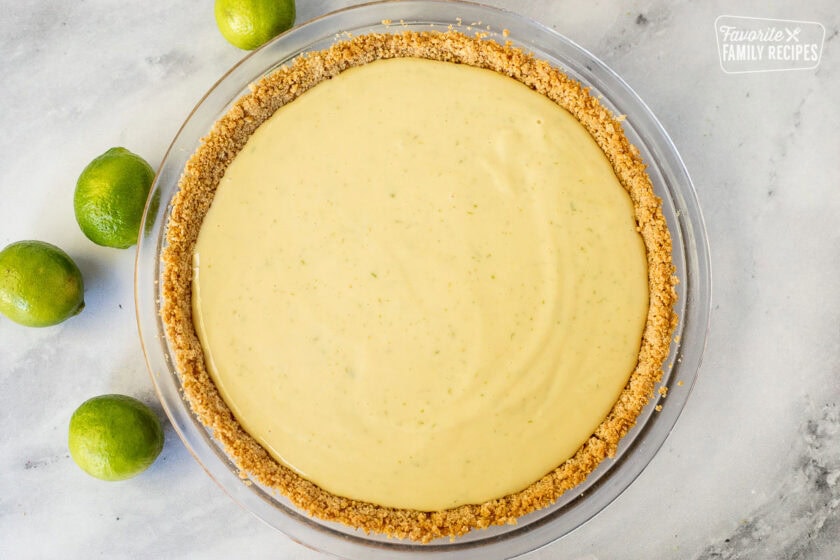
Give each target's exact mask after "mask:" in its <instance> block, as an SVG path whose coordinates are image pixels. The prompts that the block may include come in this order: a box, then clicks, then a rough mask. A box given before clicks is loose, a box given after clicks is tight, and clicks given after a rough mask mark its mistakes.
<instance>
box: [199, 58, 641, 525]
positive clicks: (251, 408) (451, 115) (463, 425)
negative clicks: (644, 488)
mask: <svg viewBox="0 0 840 560" xmlns="http://www.w3.org/2000/svg"><path fill="white" fill-rule="evenodd" d="M647 307H648V284H647V268H646V261H645V250H644V245H643V243H642V240H641V237H640V236H639V235H638V233H637V232H636V229H635V220H634V215H633V206H632V204H631V201H630V199H629V197H628V195H627V193H626V191H625V190H624V189H623V188H622V187H621V185H620V184H619V182H618V180H617V179H616V177H615V175H614V174H613V171H612V168H611V167H610V164H609V162H608V161H607V159H606V158H605V156H604V154H603V153H602V152H601V150H600V149H599V148H598V146H597V145H596V144H595V142H594V141H593V140H592V138H591V137H590V136H589V135H588V133H587V132H586V131H585V130H584V128H583V127H582V126H581V125H580V124H579V123H578V122H577V121H576V120H575V119H574V118H573V117H572V116H571V115H570V114H568V113H567V112H566V111H564V110H563V109H561V108H559V107H558V106H557V105H555V104H554V103H552V102H551V101H550V100H548V99H547V98H545V97H543V96H542V95H540V94H538V93H535V92H533V91H531V90H530V89H528V88H527V87H526V86H524V85H522V84H520V83H519V82H516V81H514V80H512V79H510V78H507V77H504V76H502V75H500V74H497V73H495V72H492V71H489V70H482V69H476V68H472V67H467V66H460V65H455V64H450V63H445V62H434V61H427V60H417V59H395V60H383V61H378V62H374V63H370V64H367V65H364V66H361V67H358V68H353V69H350V70H348V71H346V72H344V73H342V74H341V75H339V76H338V77H336V78H334V79H332V80H329V81H327V82H324V83H322V84H320V85H318V86H316V87H315V88H314V89H312V90H311V91H309V92H307V93H305V94H304V95H303V96H301V97H300V98H298V99H297V100H295V101H294V102H292V103H290V104H288V105H286V106H284V107H282V108H281V109H280V110H278V111H277V113H276V114H275V115H274V116H273V117H271V119H269V120H268V121H267V122H265V123H264V124H263V125H262V126H261V127H260V128H259V129H258V130H257V132H256V133H255V134H254V135H253V136H252V137H251V138H250V139H249V141H248V143H247V144H246V145H245V147H244V148H243V149H242V151H241V152H240V154H239V155H237V157H236V159H235V160H234V161H233V163H232V164H231V165H230V167H229V168H228V170H227V172H226V174H225V177H224V179H223V180H222V182H221V184H220V185H219V189H218V192H217V194H216V197H215V199H214V200H213V204H212V206H211V208H210V211H209V213H208V214H207V217H206V219H205V221H204V223H203V225H202V228H201V232H200V235H199V239H198V243H197V246H196V250H195V280H194V285H193V308H194V315H195V322H196V328H197V331H198V333H199V337H200V339H201V342H202V345H203V347H204V350H205V355H206V358H207V364H208V369H209V371H210V373H211V376H212V377H213V380H214V381H215V383H216V385H217V387H218V388H219V390H220V392H221V394H222V396H223V397H224V399H225V401H226V402H227V403H228V405H229V406H230V408H231V410H232V411H233V413H234V414H235V416H236V418H237V419H238V420H239V422H240V423H241V424H242V426H243V427H244V428H245V429H246V430H247V431H248V432H249V433H250V434H251V435H252V436H253V437H254V438H256V440H257V441H259V442H260V443H261V444H262V445H263V446H264V447H265V448H266V449H267V450H268V451H269V452H270V453H271V454H272V455H273V456H274V457H275V458H277V459H278V460H279V461H281V462H282V463H284V464H286V465H288V466H289V467H291V468H292V469H294V470H295V471H297V472H298V473H300V474H301V475H302V476H304V477H305V478H307V479H309V480H311V481H313V482H315V483H317V484H318V485H320V486H321V487H322V488H324V489H325V490H328V491H329V492H332V493H334V494H337V495H340V496H345V497H349V498H354V499H359V500H364V501H368V502H373V503H376V504H380V505H383V506H393V507H400V508H413V509H419V510H439V509H445V508H449V507H453V506H457V505H460V504H467V503H480V502H483V501H486V500H488V499H492V498H496V497H500V496H503V495H506V494H509V493H511V492H515V491H518V490H521V489H523V488H525V487H527V486H528V485H529V484H531V483H533V482H534V481H536V480H537V479H539V478H540V477H541V476H542V475H544V474H546V473H547V472H548V471H550V470H551V469H553V468H554V467H556V466H557V465H559V464H560V463H562V462H563V461H564V460H565V459H567V458H568V457H570V456H571V455H572V454H574V452H575V451H576V450H577V449H578V447H579V446H580V445H581V444H582V443H583V442H584V441H585V440H586V439H587V438H588V437H589V436H590V435H591V434H592V433H593V431H594V430H595V428H596V427H597V426H598V425H599V423H600V422H601V421H602V420H603V419H604V417H605V416H606V414H607V412H608V411H609V409H610V408H611V407H612V405H613V403H614V402H615V400H616V398H617V396H618V394H619V393H620V392H621V390H622V388H623V387H624V385H625V383H626V381H627V379H628V377H629V375H630V373H631V371H632V370H633V368H634V366H635V364H636V361H637V358H638V352H639V346H640V338H641V333H642V328H643V326H644V322H645V316H646V313H647Z"/></svg>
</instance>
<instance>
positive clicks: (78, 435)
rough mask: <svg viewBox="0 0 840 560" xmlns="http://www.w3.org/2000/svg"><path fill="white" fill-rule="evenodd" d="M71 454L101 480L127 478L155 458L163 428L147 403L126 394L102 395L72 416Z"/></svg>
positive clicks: (145, 467) (79, 463) (161, 442)
mask: <svg viewBox="0 0 840 560" xmlns="http://www.w3.org/2000/svg"><path fill="white" fill-rule="evenodd" d="M67 443H68V446H69V447H70V455H71V456H72V457H73V460H74V461H76V464H77V465H79V466H80V467H81V468H82V470H83V471H85V472H86V473H88V474H89V475H91V476H94V477H96V478H101V479H102V480H125V479H127V478H131V477H133V476H136V475H138V474H140V473H141V472H143V471H144V470H146V469H147V468H149V466H150V465H151V464H152V463H154V462H155V459H157V456H158V455H160V451H161V449H163V429H162V428H161V426H160V420H158V417H157V415H156V414H155V413H154V412H153V411H152V409H150V408H149V407H148V406H146V405H145V404H143V403H141V402H140V401H138V400H137V399H135V398H132V397H127V396H125V395H102V396H99V397H93V398H92V399H88V400H86V401H85V402H83V403H82V405H81V406H80V407H79V408H77V409H76V412H74V413H73V416H72V417H71V418H70V429H69V431H68V438H67Z"/></svg>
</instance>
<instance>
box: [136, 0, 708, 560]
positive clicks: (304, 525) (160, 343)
mask: <svg viewBox="0 0 840 560" xmlns="http://www.w3.org/2000/svg"><path fill="white" fill-rule="evenodd" d="M386 22H387V23H386ZM449 25H452V26H455V27H457V28H458V29H459V30H462V31H467V32H480V33H486V34H487V35H488V38H490V39H495V40H498V41H502V42H504V41H511V42H512V43H513V44H514V46H518V47H520V48H523V49H525V50H528V51H530V52H533V53H534V55H535V56H536V57H537V58H541V59H544V60H548V61H549V62H551V63H552V64H553V65H555V66H557V67H559V68H560V69H561V70H563V71H564V72H566V73H567V74H569V75H570V76H571V77H573V78H575V79H577V80H578V81H581V82H582V83H583V84H584V85H585V86H588V87H590V88H592V92H593V94H596V95H598V94H600V96H601V98H600V101H601V102H602V104H604V105H605V106H607V108H609V109H610V110H612V111H613V113H615V114H623V115H626V120H625V121H624V125H625V132H626V134H627V135H628V138H629V139H630V140H631V142H632V143H633V144H634V145H636V147H637V148H639V149H640V151H641V152H642V154H643V157H644V159H645V163H647V164H648V168H649V174H650V175H651V179H652V180H653V182H654V185H655V188H656V194H657V195H659V196H660V197H661V198H662V199H663V211H664V212H665V214H666V219H668V225H669V229H670V230H671V235H672V240H673V245H674V260H675V264H676V265H677V269H678V270H677V275H678V277H679V278H680V282H681V283H680V285H679V286H678V291H679V296H680V300H679V301H678V302H677V311H678V314H679V315H680V323H679V326H678V330H677V332H676V333H675V335H676V336H675V341H674V342H673V343H672V347H671V355H670V356H669V359H668V361H667V362H666V369H665V372H664V376H663V381H662V383H661V385H663V386H670V387H671V392H670V393H669V396H668V399H667V400H665V399H664V397H663V396H656V397H654V398H652V399H651V402H649V403H648V406H647V407H646V408H645V410H644V411H643V412H642V414H641V415H640V416H639V419H638V421H637V425H636V426H635V427H634V428H633V429H632V430H631V432H630V433H628V434H627V436H625V438H624V439H623V440H622V441H621V444H620V446H619V452H618V453H617V455H616V458H615V459H614V460H607V461H604V463H602V464H601V465H600V466H599V467H598V468H597V469H596V470H595V471H594V472H593V473H591V474H590V476H589V478H588V479H587V481H585V482H584V483H582V484H581V485H579V486H578V487H576V488H574V489H572V490H570V491H568V492H567V493H566V494H564V495H563V496H562V497H561V498H560V499H559V500H558V502H557V503H556V504H555V505H554V506H551V507H549V508H546V509H545V510H541V511H539V512H535V513H533V514H529V515H526V516H524V517H523V518H520V520H519V523H518V525H517V526H502V527H493V528H490V529H485V530H481V531H478V530H474V531H471V532H470V533H469V534H468V535H466V536H465V537H459V538H456V539H454V541H451V542H450V541H444V540H438V541H433V542H432V543H430V544H414V543H409V542H404V541H396V540H393V539H390V540H389V539H387V538H384V537H381V536H378V535H364V534H363V533H360V532H357V531H353V530H352V529H349V528H346V527H343V526H339V525H337V524H335V523H329V522H324V521H320V520H317V519H314V518H311V517H309V516H307V515H306V514H304V513H302V512H301V511H300V510H298V509H297V508H295V507H294V506H291V505H290V504H289V503H288V501H286V502H285V503H284V501H283V500H284V498H282V497H277V496H275V495H273V492H271V491H270V490H267V489H265V488H262V487H260V486H259V485H257V484H250V485H246V484H243V480H242V479H241V478H240V476H239V471H238V469H237V468H236V466H235V465H234V464H233V463H232V461H231V460H230V458H229V457H227V456H226V454H225V453H224V451H223V450H222V449H221V446H220V444H218V442H215V441H214V439H213V438H212V436H210V434H208V433H207V430H206V428H204V426H203V425H201V424H200V423H199V422H198V421H197V419H196V418H195V416H194V415H193V413H192V411H191V410H190V407H189V404H188V403H187V402H186V400H185V398H184V396H183V394H182V392H181V391H180V385H179V383H180V381H179V378H178V373H177V371H175V368H174V366H173V362H172V360H171V358H170V355H169V349H168V346H167V343H166V337H165V335H164V330H163V325H162V322H161V319H160V314H159V311H160V298H161V297H162V296H161V294H160V292H159V287H160V284H159V280H160V272H161V264H160V258H159V256H160V250H161V248H162V246H163V243H164V235H165V231H166V229H165V226H166V217H167V216H168V211H169V204H170V202H171V198H172V196H173V195H174V194H175V192H176V191H177V184H178V180H179V178H180V174H181V172H182V170H183V166H184V165H183V164H184V163H185V161H186V158H188V157H189V156H190V155H191V154H192V152H193V151H194V150H195V148H197V147H198V143H199V142H200V139H201V138H202V137H203V136H204V135H205V134H207V133H208V132H209V130H210V127H211V126H212V124H213V123H214V122H215V121H216V120H217V119H218V118H219V117H220V116H221V115H223V114H224V113H225V112H226V111H227V110H228V108H229V106H230V104H231V103H232V102H233V101H234V100H235V99H237V98H238V97H240V96H241V95H242V94H244V93H245V92H246V91H247V88H248V85H249V84H250V83H252V82H253V81H255V80H256V79H258V78H259V77H261V76H262V75H265V74H267V73H270V72H271V71H273V70H274V69H275V68H277V67H278V66H280V65H282V64H284V63H286V62H288V61H289V60H291V59H292V58H293V57H295V56H297V55H298V54H300V53H301V52H307V51H309V50H320V49H321V48H324V46H325V45H328V44H329V43H330V42H331V41H334V40H336V39H337V38H339V37H340V36H341V35H342V34H344V33H353V34H354V35H355V34H359V33H362V32H365V31H375V32H399V31H401V30H403V29H411V30H438V31H444V30H445V29H446V28H447V27H448V26H449ZM143 224H144V227H143V230H142V231H141V236H140V240H139V241H138V247H137V261H136V267H135V303H136V311H137V319H138V328H139V331H140V339H141V345H142V347H143V351H144V354H145V357H146V362H147V366H148V368H149V371H150V374H151V376H152V380H153V383H154V386H155V390H156V391H157V393H158V397H159V399H160V401H161V404H162V406H163V408H164V410H165V412H166V414H167V415H168V416H169V418H170V421H171V423H172V425H173V427H174V428H175V430H176V432H177V433H178V435H179V437H180V438H181V439H182V441H183V442H184V444H185V446H186V447H187V449H188V450H189V451H190V453H191V454H192V455H193V456H194V457H195V458H196V460H197V461H198V462H199V464H200V465H201V466H202V467H203V468H204V470H205V471H206V472H207V473H208V474H209V475H210V477H211V478H212V479H213V480H214V481H215V482H216V483H217V484H219V486H220V487H222V489H223V490H225V491H226V492H227V493H228V494H229V495H230V496H231V497H232V498H233V499H234V500H235V501H237V502H238V503H239V504H240V505H242V506H243V507H244V508H245V509H247V510H249V511H251V512H252V513H254V514H255V515H256V516H257V517H258V518H260V519H262V520H263V521H264V522H266V523H267V524H269V525H270V526H272V527H275V528H277V529H279V530H281V531H283V532H284V533H286V534H287V535H288V536H289V537H291V538H292V539H294V540H296V541H298V542H300V543H302V544H304V545H306V546H309V547H311V548H315V549H317V550H321V551H324V552H328V553H331V554H335V555H339V556H342V557H348V558H354V557H360V558H361V557H364V558H395V557H413V556H417V555H426V556H428V555H434V556H436V557H440V558H445V557H455V556H457V555H460V554H462V553H464V552H465V551H473V552H478V551H479V550H480V552H481V554H482V556H483V557H486V558H493V557H499V558H507V557H511V556H516V555H519V554H522V553H525V552H528V551H531V550H534V549H536V548H539V547H541V546H544V545H546V544H548V543H550V542H552V541H554V540H556V539H558V538H560V537H562V536H563V535H564V534H566V533H568V532H569V531H571V530H573V529H574V528H576V527H578V526H580V525H581V524H583V523H584V522H586V521H587V520H588V519H590V518H591V517H593V516H594V515H596V514H597V513H598V512H599V511H601V510H602V509H603V508H604V507H606V506H607V505H608V504H609V503H610V502H612V501H613V500H614V499H615V498H617V497H618V495H620V494H621V492H623V490H624V489H626V488H627V487H628V486H629V485H630V483H632V481H633V480H634V479H635V478H636V477H637V476H638V475H639V474H640V473H641V471H642V470H643V469H644V467H645V466H646V465H647V464H648V463H649V462H650V460H652V459H653V456H654V455H655V454H656V451H657V450H658V449H659V447H660V446H661V445H662V444H663V443H664V441H665V438H666V437H667V435H668V434H669V433H670V431H671V429H672V428H673V425H674V423H675V422H676V420H677V417H678V416H679V413H680V412H681V410H682V408H683V406H684V405H685V402H686V400H687V398H688V395H689V393H690V389H691V387H692V386H693V384H694V381H695V379H696V376H697V371H698V368H699V365H700V360H701V358H702V352H703V348H704V346H705V337H706V332H707V330H708V324H709V311H710V307H711V302H710V299H711V271H710V264H709V251H708V245H707V240H706V234H705V227H704V225H703V219H702V214H701V212H700V208H699V205H698V203H697V199H696V194H695V192H694V189H693V186H692V184H691V180H690V178H689V177H688V173H687V171H686V170H685V166H684V164H683V162H682V160H681V159H680V156H679V154H678V152H677V150H676V148H675V147H674V145H673V143H672V142H671V140H670V138H669V137H668V135H667V133H665V131H664V129H663V128H662V126H661V125H660V124H659V122H658V121H657V120H656V118H655V117H654V116H653V114H652V113H651V112H650V110H649V109H648V108H647V106H646V105H645V104H644V103H643V102H642V101H641V99H640V98H639V97H638V95H636V94H635V93H634V92H633V91H632V90H631V89H630V87H629V86H628V85H627V84H626V83H625V82H624V81H623V80H622V79H621V78H620V77H618V76H617V75H616V74H615V73H614V72H612V71H611V70H610V69H609V68H607V67H606V66H605V65H604V64H603V63H602V62H600V61H599V60H598V59H597V58H595V57H594V56H593V55H591V54H590V53H589V52H587V51H586V50H584V49H582V48H581V47H579V46H578V45H576V44H575V43H573V42H572V41H570V40H568V39H566V38H565V37H563V36H561V35H559V34H558V33H556V32H554V31H553V30H550V29H548V28H546V27H545V26H542V25H541V24H538V23H536V22H534V21H532V20H529V19H527V18H524V17H522V16H518V15H516V14H513V13H510V12H506V11H503V10H499V9H497V8H490V7H487V6H482V5H479V4H471V3H465V2H448V1H445V0H405V1H398V2H392V1H385V2H374V3H370V4H361V5H356V6H352V7H349V8H345V9H342V10H338V11H336V12H332V13H330V14H327V15H325V16H322V17H320V18H317V19H315V20H312V21H310V22H307V23H305V24H303V25H300V26H298V27H296V28H294V29H293V30H291V31H289V32H287V33H286V34H284V35H281V36H280V37H278V38H277V39H275V40H273V41H272V42H270V43H268V44H267V45H265V46H264V47H262V48H260V49H259V50H257V51H255V52H253V53H251V54H250V55H248V56H246V57H245V58H244V59H243V60H242V61H240V62H239V63H238V64H237V65H236V66H234V67H233V68H232V69H231V70H230V71H228V72H227V73H226V74H225V75H224V76H223V77H222V78H221V79H220V80H219V81H218V82H217V83H216V84H215V85H214V86H213V87H212V88H211V89H210V90H209V91H208V93H207V94H206V95H205V96H204V97H203V98H202V100H201V101H200V102H199V103H198V104H197V106H196V107H195V109H194V110H193V111H192V112H191V113H190V115H189V116H188V117H187V119H186V120H185V122H184V125H183V126H182V127H181V129H180V130H179V132H178V133H177V135H176V136H175V138H174V140H173V142H172V145H171V146H170V148H169V149H168V151H167V153H166V155H165V156H164V158H163V162H162V164H161V166H160V168H159V171H158V174H157V176H156V178H155V183H154V185H153V186H152V189H151V192H150V195H149V202H148V204H147V208H146V212H145V214H144V217H143ZM677 381H680V382H681V384H679V385H678V384H677ZM657 387H659V386H657ZM660 406H661V409H660V410H659V411H657V410H656V408H657V407H660Z"/></svg>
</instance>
